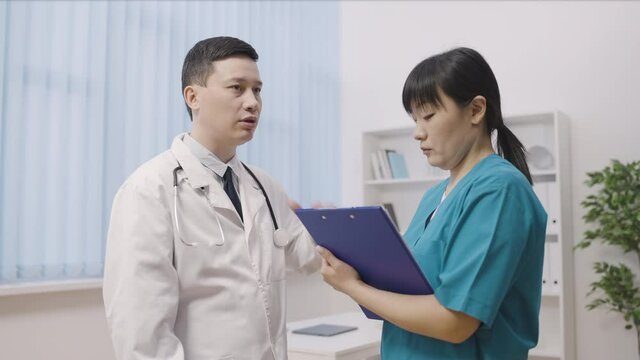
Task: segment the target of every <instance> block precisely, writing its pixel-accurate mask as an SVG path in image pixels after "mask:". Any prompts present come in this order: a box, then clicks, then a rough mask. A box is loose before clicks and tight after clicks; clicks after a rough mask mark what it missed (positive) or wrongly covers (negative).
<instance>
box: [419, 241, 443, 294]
mask: <svg viewBox="0 0 640 360" xmlns="http://www.w3.org/2000/svg"><path fill="white" fill-rule="evenodd" d="M411 252H412V254H413V257H414V258H415V260H416V262H417V263H418V266H420V270H422V273H423V274H424V276H425V277H426V278H427V280H428V281H429V284H430V285H431V287H432V288H433V289H436V288H437V287H438V286H439V285H440V272H441V271H442V258H443V256H444V243H443V242H442V241H439V240H431V241H424V240H423V241H421V242H419V243H418V244H417V246H416V247H415V248H413V249H412V250H411Z"/></svg>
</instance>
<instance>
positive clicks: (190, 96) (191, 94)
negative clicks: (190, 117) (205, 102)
mask: <svg viewBox="0 0 640 360" xmlns="http://www.w3.org/2000/svg"><path fill="white" fill-rule="evenodd" d="M182 96H184V102H185V103H187V106H188V107H189V108H190V109H191V111H192V112H193V111H194V110H197V109H198V108H199V107H200V105H199V102H198V92H197V88H196V87H195V86H191V85H189V86H187V87H185V88H184V91H183V92H182Z"/></svg>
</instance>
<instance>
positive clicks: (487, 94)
mask: <svg viewBox="0 0 640 360" xmlns="http://www.w3.org/2000/svg"><path fill="white" fill-rule="evenodd" d="M439 91H442V93H444V94H446V95H447V96H449V97H450V98H451V99H453V101H455V103H456V104H457V105H458V106H459V107H460V108H462V107H465V106H466V105H468V104H469V103H471V101H472V100H473V98H474V97H476V96H478V95H480V96H483V97H484V98H485V99H486V101H487V109H486V112H485V123H486V124H487V125H486V129H487V132H488V134H489V135H491V133H492V132H493V131H494V130H497V131H498V138H497V142H498V144H497V145H498V146H497V147H498V154H500V156H502V157H504V158H505V159H506V160H508V161H509V162H511V163H512V164H513V165H514V166H515V167H516V168H518V169H519V170H520V171H521V172H522V173H523V174H524V176H525V177H526V178H527V180H529V183H533V181H532V179H531V173H530V172H529V166H528V165H527V160H526V151H525V149H524V146H523V145H522V143H521V142H520V140H518V138H517V137H516V136H515V135H514V134H513V133H512V132H511V130H509V128H507V126H506V125H505V124H504V120H503V119H502V109H501V107H500V90H499V89H498V82H497V81H496V77H495V76H494V75H493V71H491V68H490V67H489V64H487V62H486V61H485V60H484V58H483V57H482V55H480V54H479V53H478V52H477V51H475V50H473V49H469V48H464V47H460V48H455V49H452V50H449V51H447V52H444V53H442V54H438V55H434V56H431V57H429V58H427V59H425V60H423V61H422V62H420V63H419V64H418V65H416V67H414V68H413V70H411V73H410V74H409V76H408V77H407V80H406V81H405V83H404V88H403V89H402V104H403V105H404V109H405V110H406V111H407V113H409V114H411V113H412V112H413V109H414V108H421V107H423V106H425V105H433V106H435V107H436V108H439V107H440V106H442V99H441V98H440V95H439Z"/></svg>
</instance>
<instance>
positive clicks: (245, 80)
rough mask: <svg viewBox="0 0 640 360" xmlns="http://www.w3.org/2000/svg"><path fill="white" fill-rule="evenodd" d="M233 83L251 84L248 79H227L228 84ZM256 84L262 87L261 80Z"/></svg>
mask: <svg viewBox="0 0 640 360" xmlns="http://www.w3.org/2000/svg"><path fill="white" fill-rule="evenodd" d="M233 81H235V82H240V83H246V82H249V81H248V80H247V79H245V78H243V77H233V78H230V79H227V82H233ZM255 83H256V84H258V85H260V86H262V81H260V80H258V81H256V82H255Z"/></svg>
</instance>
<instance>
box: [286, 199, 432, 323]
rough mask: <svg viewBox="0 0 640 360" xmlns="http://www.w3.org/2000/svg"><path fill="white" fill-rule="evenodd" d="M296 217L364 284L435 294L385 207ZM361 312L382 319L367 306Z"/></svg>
mask: <svg viewBox="0 0 640 360" xmlns="http://www.w3.org/2000/svg"><path fill="white" fill-rule="evenodd" d="M296 215H298V217H299V218H300V221H302V223H303V224H304V226H305V227H306V228H307V230H308V231H309V233H310V234H311V236H313V239H314V240H315V241H316V243H317V244H318V245H320V246H323V247H325V248H327V249H328V250H329V251H331V252H332V253H333V254H334V255H335V256H336V257H338V258H339V259H341V260H342V261H345V262H346V263H348V264H349V265H351V266H352V267H353V268H354V269H356V271H358V273H359V274H360V278H361V279H362V281H364V282H365V283H367V284H369V285H371V286H373V287H375V288H378V289H381V290H386V291H391V292H395V293H400V294H407V295H429V294H433V289H432V288H431V286H430V285H429V282H428V281H427V279H426V278H425V276H424V274H423V273H422V271H421V270H420V267H419V266H418V264H417V263H416V261H415V259H414V258H413V256H412V255H411V251H409V248H408V247H407V245H406V244H405V242H404V240H403V239H402V236H401V235H400V234H399V233H398V231H397V230H396V228H395V227H394V225H393V224H392V222H391V220H390V219H389V217H388V216H387V213H386V212H385V211H384V209H383V208H382V207H380V206H365V207H355V208H341V209H297V210H296ZM362 310H363V312H364V313H365V315H366V316H367V317H368V318H370V319H381V318H380V317H379V316H378V315H376V314H374V313H373V312H371V311H369V310H368V309H366V308H364V307H362Z"/></svg>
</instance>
